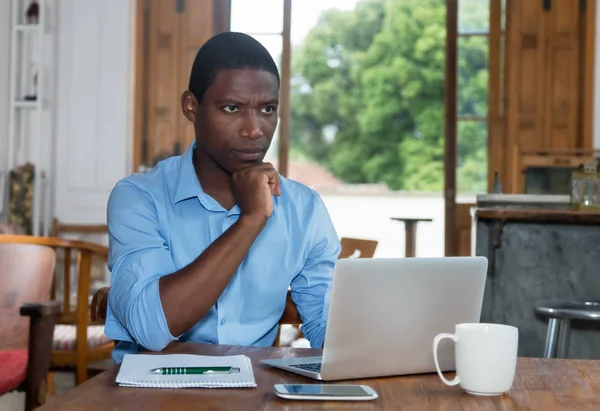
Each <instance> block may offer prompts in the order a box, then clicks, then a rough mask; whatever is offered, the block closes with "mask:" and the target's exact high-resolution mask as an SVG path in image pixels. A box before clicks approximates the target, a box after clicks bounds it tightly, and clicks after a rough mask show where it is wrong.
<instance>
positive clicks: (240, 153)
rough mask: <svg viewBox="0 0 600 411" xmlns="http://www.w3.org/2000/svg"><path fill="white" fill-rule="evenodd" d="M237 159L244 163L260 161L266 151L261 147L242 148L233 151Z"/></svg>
mask: <svg viewBox="0 0 600 411" xmlns="http://www.w3.org/2000/svg"><path fill="white" fill-rule="evenodd" d="M231 151H232V152H233V154H234V156H235V157H237V158H239V159H240V160H244V161H256V160H260V159H261V158H262V157H263V155H264V154H265V150H264V149H262V148H260V147H251V148H241V149H235V150H231Z"/></svg>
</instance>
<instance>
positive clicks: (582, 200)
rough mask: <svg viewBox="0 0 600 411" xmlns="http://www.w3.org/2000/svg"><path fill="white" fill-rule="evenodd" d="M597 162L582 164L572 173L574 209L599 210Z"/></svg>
mask: <svg viewBox="0 0 600 411" xmlns="http://www.w3.org/2000/svg"><path fill="white" fill-rule="evenodd" d="M598 177H599V176H598V167H597V165H596V163H591V164H580V165H579V167H578V168H577V170H575V171H574V172H573V173H572V175H571V208H572V209H573V210H582V211H583V210H586V211H587V210H597V209H598V208H599V204H598V190H599V184H598V182H599V181H600V180H599V178H598Z"/></svg>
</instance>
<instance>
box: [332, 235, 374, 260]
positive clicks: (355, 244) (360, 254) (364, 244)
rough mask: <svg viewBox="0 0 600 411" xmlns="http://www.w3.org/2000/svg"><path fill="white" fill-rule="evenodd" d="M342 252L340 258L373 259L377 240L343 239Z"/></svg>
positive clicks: (341, 241)
mask: <svg viewBox="0 0 600 411" xmlns="http://www.w3.org/2000/svg"><path fill="white" fill-rule="evenodd" d="M340 243H341V245H342V251H341V252H340V256H339V258H373V256H374V255H375V249H376V248H377V241H376V240H363V239H360V238H348V237H342V239H341V240H340Z"/></svg>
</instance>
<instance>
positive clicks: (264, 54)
mask: <svg viewBox="0 0 600 411" xmlns="http://www.w3.org/2000/svg"><path fill="white" fill-rule="evenodd" d="M233 69H250V70H262V71H266V72H268V73H271V74H273V75H274V76H275V77H277V82H278V83H280V78H279V71H278V70H277V65H276V64H275V61H273V57H272V56H271V55H270V54H269V52H268V51H267V49H266V48H265V47H264V46H263V45H262V44H260V43H259V42H258V41H257V40H256V39H255V38H253V37H251V36H249V35H247V34H244V33H237V32H231V31H229V32H225V33H220V34H217V35H215V36H214V37H212V38H211V39H209V40H208V41H207V42H206V43H204V45H203V46H202V47H200V50H198V53H197V54H196V58H195V59H194V64H193V65H192V73H191V74H190V84H189V86H188V89H189V91H191V92H192V94H193V95H194V96H195V97H196V100H198V102H200V101H201V100H202V97H203V96H204V93H206V90H208V88H209V87H210V86H211V85H212V84H213V82H214V81H215V78H216V77H217V74H218V73H219V72H220V71H223V70H233Z"/></svg>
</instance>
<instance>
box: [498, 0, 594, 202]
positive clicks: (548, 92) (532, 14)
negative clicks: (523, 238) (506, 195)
mask: <svg viewBox="0 0 600 411" xmlns="http://www.w3.org/2000/svg"><path fill="white" fill-rule="evenodd" d="M595 8H596V4H595V0H582V1H579V0H544V1H534V0H526V1H521V0H507V10H506V30H505V33H500V32H499V33H498V35H496V36H491V39H490V41H491V42H497V43H496V44H503V47H502V46H495V45H491V46H490V48H491V50H498V52H500V50H502V49H503V50H504V51H503V53H502V56H501V58H502V61H501V62H500V63H499V64H498V63H497V60H496V61H494V60H493V58H494V57H493V56H491V55H490V62H491V63H494V64H496V65H497V66H498V65H499V66H501V67H502V69H501V70H496V71H494V70H492V67H491V66H490V73H491V75H490V96H491V99H494V98H495V97H497V96H500V97H501V99H500V104H498V105H490V113H489V116H490V123H489V124H490V130H489V138H490V147H494V148H495V150H494V151H496V152H495V153H490V154H491V155H490V157H489V158H490V174H491V175H493V172H494V171H498V172H499V174H500V176H501V180H502V183H503V189H504V190H505V192H511V193H516V192H518V191H519V189H520V187H517V186H516V185H515V184H514V182H515V181H518V180H519V176H515V175H514V174H513V173H514V170H515V167H514V164H515V163H516V162H517V161H518V159H517V158H515V156H516V155H517V154H516V153H519V152H529V153H532V152H535V153H538V154H541V155H544V153H547V154H552V152H555V151H560V152H564V151H565V150H584V149H586V150H589V149H591V148H592V121H591V105H592V93H593V69H594V63H593V57H594V24H595V14H596V13H595ZM496 59H497V56H496ZM494 76H500V77H501V78H502V81H498V79H497V78H494ZM498 150H500V153H498V152H497V151H498Z"/></svg>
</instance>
